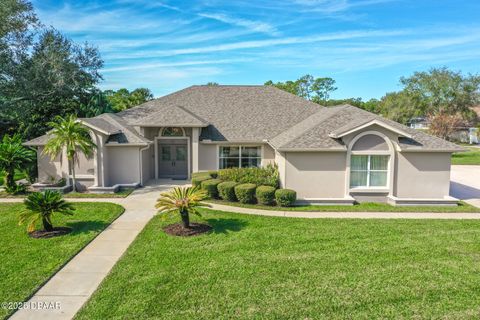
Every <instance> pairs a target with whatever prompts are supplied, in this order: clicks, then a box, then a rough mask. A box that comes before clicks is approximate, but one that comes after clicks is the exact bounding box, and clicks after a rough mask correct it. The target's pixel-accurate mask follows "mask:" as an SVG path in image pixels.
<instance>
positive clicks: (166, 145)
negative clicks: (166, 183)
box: [158, 139, 188, 179]
mask: <svg viewBox="0 0 480 320" xmlns="http://www.w3.org/2000/svg"><path fill="white" fill-rule="evenodd" d="M187 157H188V152H187V142H186V141H185V140H183V139H179V140H175V141H172V140H165V141H162V140H160V141H159V143H158V177H159V178H173V179H187V178H188V158H187Z"/></svg>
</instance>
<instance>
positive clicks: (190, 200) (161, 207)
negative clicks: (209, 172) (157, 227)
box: [155, 187, 209, 228]
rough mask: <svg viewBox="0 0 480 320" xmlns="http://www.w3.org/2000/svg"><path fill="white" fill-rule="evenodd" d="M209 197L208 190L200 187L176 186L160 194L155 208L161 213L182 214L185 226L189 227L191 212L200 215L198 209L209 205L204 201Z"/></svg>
mask: <svg viewBox="0 0 480 320" xmlns="http://www.w3.org/2000/svg"><path fill="white" fill-rule="evenodd" d="M207 197H208V195H207V193H206V191H205V190H201V189H199V188H198V187H187V188H185V187H176V188H173V189H172V190H171V191H167V192H164V193H162V194H160V198H159V199H158V200H157V204H156V205H155V208H157V209H158V213H159V214H163V215H170V214H175V213H178V214H180V217H181V219H182V224H183V227H184V228H189V227H190V216H189V215H190V213H192V214H196V215H198V216H200V213H199V212H198V210H197V209H198V208H200V207H209V205H208V204H206V203H203V202H202V200H205V199H206V198H207Z"/></svg>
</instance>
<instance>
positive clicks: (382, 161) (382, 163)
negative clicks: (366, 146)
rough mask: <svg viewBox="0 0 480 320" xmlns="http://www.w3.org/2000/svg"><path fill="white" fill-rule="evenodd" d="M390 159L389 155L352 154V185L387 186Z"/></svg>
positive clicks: (354, 186) (356, 186) (355, 186)
mask: <svg viewBox="0 0 480 320" xmlns="http://www.w3.org/2000/svg"><path fill="white" fill-rule="evenodd" d="M388 160H389V156H387V155H352V157H351V161H350V168H351V169H350V187H351V188H358V187H367V188H370V187H386V186H387V175H388Z"/></svg>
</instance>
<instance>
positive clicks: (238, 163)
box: [218, 146, 262, 169]
mask: <svg viewBox="0 0 480 320" xmlns="http://www.w3.org/2000/svg"><path fill="white" fill-rule="evenodd" d="M261 161H262V157H261V147H255V146H254V147H251V146H220V147H219V161H218V163H219V168H220V169H226V168H248V167H259V166H260V164H261Z"/></svg>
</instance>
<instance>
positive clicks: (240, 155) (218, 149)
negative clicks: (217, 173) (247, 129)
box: [217, 144, 263, 169]
mask: <svg viewBox="0 0 480 320" xmlns="http://www.w3.org/2000/svg"><path fill="white" fill-rule="evenodd" d="M222 147H226V148H238V167H234V168H242V158H246V159H258V160H259V163H258V167H261V166H262V158H263V146H260V145H243V144H242V145H218V147H217V168H218V169H220V163H221V160H222V159H235V158H237V157H222V156H221V152H220V148H222ZM242 148H260V155H259V156H258V157H242ZM245 168H249V167H245Z"/></svg>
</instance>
